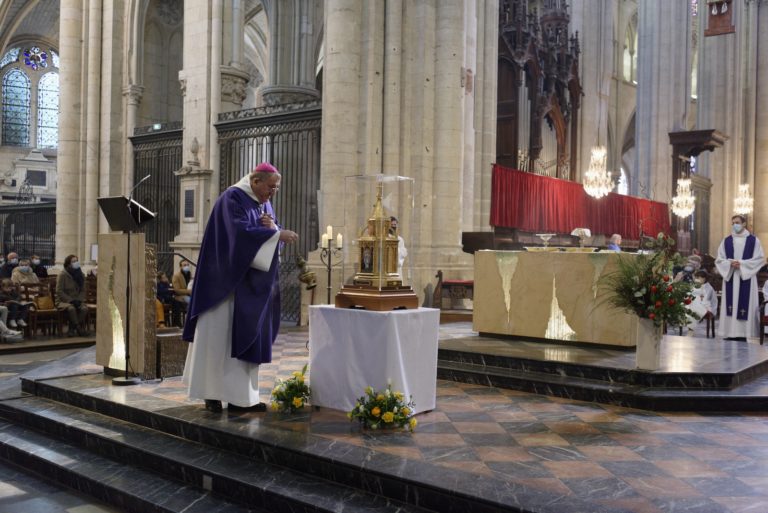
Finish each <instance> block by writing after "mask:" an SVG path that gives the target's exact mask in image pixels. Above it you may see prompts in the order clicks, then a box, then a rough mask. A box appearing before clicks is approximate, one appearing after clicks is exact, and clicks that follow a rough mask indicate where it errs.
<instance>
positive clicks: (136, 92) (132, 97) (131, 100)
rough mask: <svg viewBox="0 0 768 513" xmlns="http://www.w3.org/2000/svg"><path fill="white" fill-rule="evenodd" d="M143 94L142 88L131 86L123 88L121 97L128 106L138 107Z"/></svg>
mask: <svg viewBox="0 0 768 513" xmlns="http://www.w3.org/2000/svg"><path fill="white" fill-rule="evenodd" d="M143 94H144V86H140V85H136V84H131V85H129V86H126V87H124V88H123V96H125V97H126V98H127V99H128V105H138V104H139V103H141V97H142V95H143Z"/></svg>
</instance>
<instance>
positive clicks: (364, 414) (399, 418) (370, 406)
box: [347, 385, 417, 431]
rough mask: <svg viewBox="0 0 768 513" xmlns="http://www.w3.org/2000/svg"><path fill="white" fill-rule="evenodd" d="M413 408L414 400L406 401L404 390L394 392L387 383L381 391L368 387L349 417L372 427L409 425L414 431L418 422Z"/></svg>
mask: <svg viewBox="0 0 768 513" xmlns="http://www.w3.org/2000/svg"><path fill="white" fill-rule="evenodd" d="M413 409H414V403H413V400H410V401H409V402H405V397H404V396H403V394H402V392H392V385H387V388H386V389H385V390H383V391H381V392H379V391H376V390H374V389H373V388H372V387H366V388H365V395H364V396H362V397H361V398H360V399H358V400H357V402H356V403H355V407H354V408H353V409H352V411H351V412H349V413H347V417H349V420H354V419H357V420H359V421H360V423H361V424H362V425H363V426H365V427H367V428H371V429H379V428H395V427H398V428H402V427H405V426H408V429H410V430H411V431H413V430H414V429H416V424H417V421H416V418H415V417H414V416H413Z"/></svg>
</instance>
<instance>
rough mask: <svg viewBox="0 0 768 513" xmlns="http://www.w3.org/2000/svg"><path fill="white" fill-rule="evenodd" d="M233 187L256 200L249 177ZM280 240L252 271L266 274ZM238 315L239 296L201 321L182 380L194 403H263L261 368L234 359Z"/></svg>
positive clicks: (269, 244) (275, 239)
mask: <svg viewBox="0 0 768 513" xmlns="http://www.w3.org/2000/svg"><path fill="white" fill-rule="evenodd" d="M233 187H237V188H239V189H241V190H242V191H244V192H245V193H246V194H248V195H249V196H250V197H251V198H253V199H254V200H256V196H255V195H254V194H253V191H252V190H251V187H250V180H249V178H248V175H246V176H245V177H244V178H243V179H242V180H240V182H238V183H237V184H235V185H234V186H233ZM279 238H280V231H279V230H278V231H277V232H276V233H275V235H273V236H272V238H271V239H270V240H269V241H267V242H266V243H264V244H263V245H262V247H261V249H260V250H259V252H258V253H257V254H256V255H255V256H254V258H253V261H252V262H251V267H252V268H254V269H259V270H264V269H263V267H264V264H263V262H264V261H269V262H271V261H272V257H273V255H274V253H275V251H276V250H277V247H278V244H277V243H278V240H279ZM267 268H268V267H267ZM234 314H235V295H234V294H231V295H229V296H228V297H227V298H226V299H225V300H224V301H222V302H221V303H219V304H218V305H216V306H215V307H214V308H211V309H210V310H208V311H205V312H203V313H202V314H200V316H199V317H198V319H197V328H196V329H195V340H194V342H192V343H191V344H190V345H189V348H188V349H187V361H186V363H185V364H184V375H183V377H182V382H183V383H184V384H185V385H187V386H188V387H189V397H190V399H212V400H219V401H224V402H227V403H233V404H235V405H236V406H243V407H248V406H253V405H255V404H257V403H258V402H259V366H258V365H256V364H254V363H250V362H246V361H244V360H238V359H237V358H232V356H231V354H232V319H233V317H234Z"/></svg>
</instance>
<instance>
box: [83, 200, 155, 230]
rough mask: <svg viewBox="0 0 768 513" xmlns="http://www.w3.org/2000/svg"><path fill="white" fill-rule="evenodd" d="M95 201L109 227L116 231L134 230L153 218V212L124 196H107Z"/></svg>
mask: <svg viewBox="0 0 768 513" xmlns="http://www.w3.org/2000/svg"><path fill="white" fill-rule="evenodd" d="M97 201H98V202H99V208H101V212H102V213H103V214H104V217H106V218H107V222H108V223H109V228H110V229H111V230H113V231H116V232H135V231H137V230H138V229H139V228H141V226H142V225H144V224H146V223H148V222H149V221H151V220H153V219H154V218H155V214H154V213H153V212H150V211H149V210H147V209H146V208H144V207H143V206H141V205H140V204H139V203H137V202H136V201H135V200H133V199H131V200H129V199H128V198H126V197H125V196H109V197H105V198H98V200H97Z"/></svg>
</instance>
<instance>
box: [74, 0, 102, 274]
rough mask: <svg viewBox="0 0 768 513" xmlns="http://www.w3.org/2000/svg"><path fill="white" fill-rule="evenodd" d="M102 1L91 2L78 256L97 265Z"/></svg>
mask: <svg viewBox="0 0 768 513" xmlns="http://www.w3.org/2000/svg"><path fill="white" fill-rule="evenodd" d="M102 14H103V13H102V4H101V2H88V52H87V55H88V57H87V58H88V61H87V67H86V68H85V69H86V70H87V74H86V78H87V80H86V89H85V91H86V95H85V101H86V116H85V166H84V167H83V169H82V172H83V175H84V176H83V177H82V179H81V180H83V181H84V183H85V187H84V189H85V194H84V195H83V196H84V207H85V208H84V214H85V216H84V217H85V230H84V241H83V242H84V244H83V247H82V249H80V250H79V252H78V256H79V258H80V260H81V261H82V262H84V263H85V262H87V263H89V264H91V265H95V264H96V262H94V261H92V260H91V252H90V247H91V245H93V244H96V243H97V237H98V233H99V217H101V214H100V213H99V210H98V207H97V203H96V199H97V198H98V197H99V168H100V164H101V162H100V157H101V151H100V150H101V145H100V144H99V142H100V138H101V115H100V114H101V100H102V98H101V55H102V41H101V35H102V30H103V26H102Z"/></svg>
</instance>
